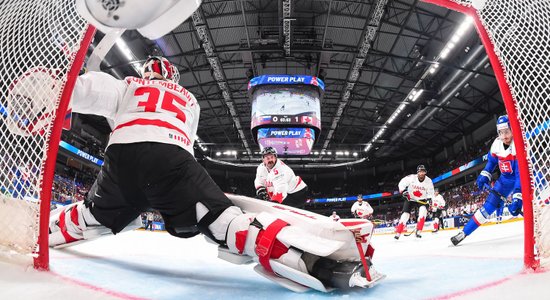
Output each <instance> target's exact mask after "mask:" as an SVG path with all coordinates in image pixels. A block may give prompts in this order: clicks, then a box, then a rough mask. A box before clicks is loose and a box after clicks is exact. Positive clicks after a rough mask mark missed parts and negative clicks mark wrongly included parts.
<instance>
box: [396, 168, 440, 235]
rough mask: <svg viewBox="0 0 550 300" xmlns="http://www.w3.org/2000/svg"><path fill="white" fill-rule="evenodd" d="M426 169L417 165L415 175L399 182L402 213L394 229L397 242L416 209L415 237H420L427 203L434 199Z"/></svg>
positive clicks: (426, 212) (432, 188)
mask: <svg viewBox="0 0 550 300" xmlns="http://www.w3.org/2000/svg"><path fill="white" fill-rule="evenodd" d="M426 173H427V171H426V168H425V167H424V165H419V166H418V167H417V169H416V174H411V175H408V176H406V177H404V178H403V179H401V181H399V192H400V193H401V194H402V195H403V199H404V204H403V213H402V214H401V218H400V219H399V223H398V224H397V227H396V228H395V239H396V240H398V239H399V237H400V236H401V233H403V231H404V230H405V226H406V225H407V222H408V221H409V218H410V216H411V210H412V209H413V208H414V207H417V208H418V220H417V223H416V237H417V238H421V237H422V229H423V228H424V222H425V221H426V216H427V214H428V210H427V208H426V207H427V206H428V202H430V201H431V199H432V198H433V197H434V185H433V183H432V180H431V179H430V177H428V176H426Z"/></svg>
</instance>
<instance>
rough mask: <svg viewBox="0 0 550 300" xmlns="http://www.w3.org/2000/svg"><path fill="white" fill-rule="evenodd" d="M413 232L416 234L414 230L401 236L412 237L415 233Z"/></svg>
mask: <svg viewBox="0 0 550 300" xmlns="http://www.w3.org/2000/svg"><path fill="white" fill-rule="evenodd" d="M415 232H416V230H413V231H411V232H407V233H405V234H403V235H404V236H410V235H412V234H413V233H415Z"/></svg>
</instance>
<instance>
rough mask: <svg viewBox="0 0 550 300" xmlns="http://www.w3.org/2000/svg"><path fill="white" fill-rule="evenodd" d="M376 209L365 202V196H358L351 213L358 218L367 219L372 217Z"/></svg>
mask: <svg viewBox="0 0 550 300" xmlns="http://www.w3.org/2000/svg"><path fill="white" fill-rule="evenodd" d="M373 212H374V209H373V208H372V206H370V204H369V203H368V202H366V201H363V195H358V196H357V201H356V202H355V203H353V205H352V206H351V213H352V214H353V215H354V216H355V217H356V218H361V219H367V218H368V217H369V216H371V215H372V213H373Z"/></svg>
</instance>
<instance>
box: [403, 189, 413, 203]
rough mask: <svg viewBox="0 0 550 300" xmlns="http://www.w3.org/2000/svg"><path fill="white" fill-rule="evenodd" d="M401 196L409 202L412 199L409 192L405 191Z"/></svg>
mask: <svg viewBox="0 0 550 300" xmlns="http://www.w3.org/2000/svg"><path fill="white" fill-rule="evenodd" d="M401 196H402V197H403V199H405V200H407V201H409V200H410V199H411V197H409V191H407V190H405V191H404V192H403V193H401Z"/></svg>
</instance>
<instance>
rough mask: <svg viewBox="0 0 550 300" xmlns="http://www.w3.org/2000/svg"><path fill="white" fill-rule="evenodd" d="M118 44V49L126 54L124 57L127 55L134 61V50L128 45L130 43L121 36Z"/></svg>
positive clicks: (127, 57) (128, 58)
mask: <svg viewBox="0 0 550 300" xmlns="http://www.w3.org/2000/svg"><path fill="white" fill-rule="evenodd" d="M116 45H117V47H118V50H120V52H122V54H124V57H126V59H127V60H129V61H132V60H134V54H132V50H130V47H128V44H126V42H125V41H124V39H122V38H119V39H118V40H117V41H116Z"/></svg>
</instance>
